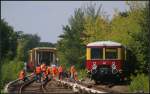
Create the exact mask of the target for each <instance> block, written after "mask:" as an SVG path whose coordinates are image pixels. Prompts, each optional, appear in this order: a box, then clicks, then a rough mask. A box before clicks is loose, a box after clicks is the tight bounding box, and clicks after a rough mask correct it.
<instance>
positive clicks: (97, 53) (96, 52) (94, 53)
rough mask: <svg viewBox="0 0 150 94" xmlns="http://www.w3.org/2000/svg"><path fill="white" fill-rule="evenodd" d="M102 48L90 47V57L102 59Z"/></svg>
mask: <svg viewBox="0 0 150 94" xmlns="http://www.w3.org/2000/svg"><path fill="white" fill-rule="evenodd" d="M102 58H103V48H91V59H102Z"/></svg>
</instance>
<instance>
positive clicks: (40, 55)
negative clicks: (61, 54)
mask: <svg viewBox="0 0 150 94" xmlns="http://www.w3.org/2000/svg"><path fill="white" fill-rule="evenodd" d="M56 52H57V50H56V48H51V47H36V48H33V49H31V50H30V51H29V56H28V63H27V70H28V71H33V70H34V69H35V67H36V66H37V65H40V64H42V63H45V64H46V65H51V64H57V62H58V58H57V54H56Z"/></svg>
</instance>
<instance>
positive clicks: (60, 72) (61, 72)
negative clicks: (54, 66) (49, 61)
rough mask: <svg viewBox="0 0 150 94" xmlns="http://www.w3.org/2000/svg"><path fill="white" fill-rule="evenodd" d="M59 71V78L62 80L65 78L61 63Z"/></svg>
mask: <svg viewBox="0 0 150 94" xmlns="http://www.w3.org/2000/svg"><path fill="white" fill-rule="evenodd" d="M58 73H59V80H62V78H63V68H62V66H61V65H60V66H59V67H58Z"/></svg>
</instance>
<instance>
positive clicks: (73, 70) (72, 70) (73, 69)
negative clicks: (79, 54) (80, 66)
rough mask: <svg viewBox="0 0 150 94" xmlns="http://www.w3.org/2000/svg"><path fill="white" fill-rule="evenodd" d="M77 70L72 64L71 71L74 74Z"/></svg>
mask: <svg viewBox="0 0 150 94" xmlns="http://www.w3.org/2000/svg"><path fill="white" fill-rule="evenodd" d="M75 71H76V70H75V68H74V66H71V68H70V73H71V74H73V73H74V72H75Z"/></svg>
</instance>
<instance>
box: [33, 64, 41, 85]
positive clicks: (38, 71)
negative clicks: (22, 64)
mask: <svg viewBox="0 0 150 94" xmlns="http://www.w3.org/2000/svg"><path fill="white" fill-rule="evenodd" d="M35 74H36V81H37V82H38V81H39V82H40V81H41V75H42V74H41V67H40V65H37V66H36V68H35Z"/></svg>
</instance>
